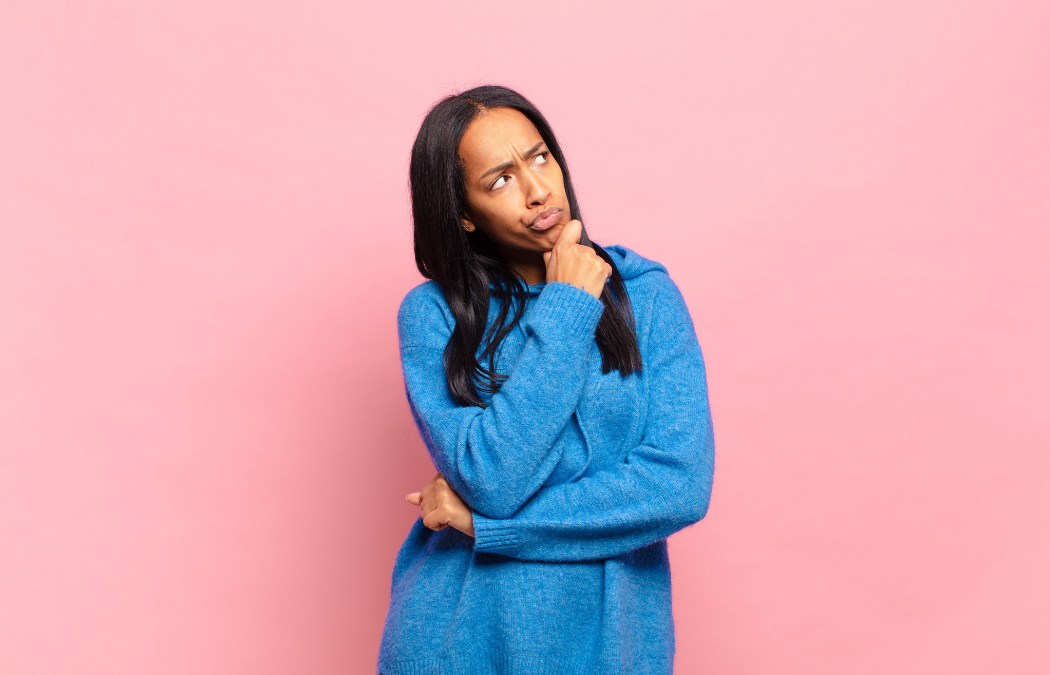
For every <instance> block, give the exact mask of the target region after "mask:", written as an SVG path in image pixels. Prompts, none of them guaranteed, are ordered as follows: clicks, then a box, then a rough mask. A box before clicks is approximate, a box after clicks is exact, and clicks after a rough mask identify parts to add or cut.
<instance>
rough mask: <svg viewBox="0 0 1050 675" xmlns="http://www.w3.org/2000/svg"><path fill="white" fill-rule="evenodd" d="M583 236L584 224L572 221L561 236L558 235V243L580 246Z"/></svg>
mask: <svg viewBox="0 0 1050 675" xmlns="http://www.w3.org/2000/svg"><path fill="white" fill-rule="evenodd" d="M582 234H583V223H581V222H580V221H578V220H570V221H569V224H568V225H566V226H565V227H564V228H563V229H562V231H561V234H559V235H558V243H559V244H562V243H569V244H578V243H580V235H582Z"/></svg>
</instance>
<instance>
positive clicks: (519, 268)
mask: <svg viewBox="0 0 1050 675" xmlns="http://www.w3.org/2000/svg"><path fill="white" fill-rule="evenodd" d="M501 253H503V260H505V261H506V263H507V265H508V266H510V268H511V269H512V270H514V271H515V272H517V273H518V275H519V276H521V278H522V279H524V280H525V283H527V284H529V285H535V284H540V283H543V282H544V281H546V279H547V265H545V264H544V262H543V253H537V252H533V251H529V252H528V253H522V252H516V253H514V254H511V253H510V252H509V251H504V252H501Z"/></svg>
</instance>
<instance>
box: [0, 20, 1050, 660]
mask: <svg viewBox="0 0 1050 675" xmlns="http://www.w3.org/2000/svg"><path fill="white" fill-rule="evenodd" d="M165 4H166V5H167V6H163V5H165ZM589 4H590V3H586V4H585V3H578V4H569V5H566V4H565V3H560V2H555V3H543V2H531V3H524V4H523V3H506V2H504V3H478V2H471V3H465V2H440V3H438V2H417V1H409V2H401V3H384V4H382V5H381V4H379V3H371V4H369V5H363V4H360V3H354V2H297V3H293V2H290V1H288V2H260V1H258V0H256V1H254V2H247V1H240V2H235V1H231V0H208V1H207V2H203V1H200V0H196V1H191V2H186V1H183V2H179V3H142V2H131V1H130V0H129V1H127V2H101V1H96V2H91V3H73V2H68V3H60V2H58V3H56V2H49V1H42V0H32V1H29V0H6V1H5V2H4V3H3V5H2V6H0V92H2V93H0V97H2V98H0V672H3V673H5V675H22V674H29V673H76V674H77V675H92V674H95V673H98V674H102V673H105V674H107V675H109V674H119V675H123V674H127V675H132V674H134V675H141V674H142V673H149V674H151V675H165V674H168V673H180V674H182V673H194V674H195V675H198V674H205V675H207V674H216V675H219V674H221V675H229V674H241V673H243V674H252V675H256V674H266V673H273V674H281V675H284V674H286V673H312V674H314V673H316V674H321V673H333V674H334V673H367V672H372V669H373V668H374V660H375V656H376V653H377V650H378V645H379V638H380V632H381V630H382V625H383V620H384V617H385V612H386V608H387V601H388V593H389V583H390V573H391V569H392V564H393V560H394V556H395V554H396V552H397V549H398V546H399V545H400V543H401V542H402V540H403V539H404V536H405V535H406V533H407V531H408V529H409V526H410V525H411V523H412V522H413V521H414V519H415V518H416V515H417V513H418V511H417V510H416V509H415V508H414V507H412V506H411V505H409V504H407V503H406V502H405V501H404V495H405V494H407V493H408V492H411V491H415V490H418V489H419V488H420V487H422V485H423V484H424V483H425V482H426V481H427V480H428V479H429V478H430V477H431V476H432V474H433V469H432V468H431V466H430V462H429V459H428V457H427V455H426V452H425V450H424V448H423V446H422V444H421V442H420V440H419V438H418V435H417V433H416V430H415V428H414V427H413V425H412V421H411V418H410V416H409V412H408V409H407V405H406V403H405V400H404V393H403V384H402V380H401V374H400V370H399V364H398V355H397V344H396V331H395V313H396V311H397V305H398V302H399V301H400V299H401V297H402V296H403V295H404V293H405V292H406V291H407V290H408V289H409V288H411V287H412V286H413V285H415V284H416V283H418V282H419V280H420V279H419V277H418V274H417V273H416V271H415V268H414V265H413V260H412V251H411V232H410V216H409V210H408V204H407V163H408V152H409V147H410V144H411V142H412V139H413V137H414V135H415V132H416V130H417V128H418V125H419V123H420V121H421V119H422V117H423V114H424V113H425V111H426V109H427V107H428V106H429V105H431V104H432V103H433V102H435V101H436V100H437V99H438V98H440V97H441V96H443V95H444V94H446V93H449V92H450V91H453V90H456V89H460V88H465V87H468V86H471V85H474V84H479V83H486V82H499V83H505V84H507V85H510V86H512V87H515V88H518V89H520V90H521V91H522V92H523V93H525V94H526V95H528V96H530V97H531V98H533V100H534V101H535V102H536V103H537V104H538V106H539V107H540V108H541V109H542V110H543V111H544V112H545V114H546V115H547V116H548V117H549V119H550V120H551V121H552V123H553V125H554V128H555V129H556V131H557V132H558V134H559V137H560V138H561V140H562V143H563V145H564V147H565V150H566V153H567V155H568V157H569V159H570V162H571V167H572V170H573V174H574V176H575V177H576V180H577V187H578V190H579V193H580V197H581V200H582V204H583V209H584V217H585V220H586V222H587V223H588V228H589V230H590V231H591V233H592V236H594V238H595V239H596V240H597V241H599V242H601V243H622V244H625V245H627V246H629V247H631V248H634V249H635V250H637V251H639V252H640V253H642V254H643V255H645V256H647V257H650V258H653V259H656V260H659V261H661V262H663V263H665V264H666V265H667V267H668V268H669V269H670V271H671V274H672V276H673V278H674V279H675V280H676V281H677V282H678V284H679V285H680V287H681V288H682V290H683V292H684V294H685V296H686V298H687V300H688V302H689V306H690V308H691V310H692V312H693V315H694V319H695V322H696V326H697V331H698V334H699V336H700V341H701V344H702V346H703V348H704V351H705V355H706V357H707V363H708V374H709V379H710V388H711V401H712V407H713V411H714V420H715V433H716V437H717V448H718V451H717V452H718V461H717V465H718V466H717V472H716V478H715V490H714V499H713V502H712V506H711V510H710V513H709V515H708V517H707V518H706V519H705V520H704V521H703V522H701V523H700V524H699V525H697V526H695V527H692V528H689V529H687V530H685V531H683V532H681V533H679V534H677V535H675V536H674V537H672V539H671V549H672V569H673V571H674V593H675V596H674V599H675V616H676V623H677V635H678V658H677V672H680V673H683V674H690V673H715V674H729V673H733V674H742V673H744V674H751V673H754V674H756V675H757V674H761V675H765V674H769V673H800V674H802V673H805V674H807V675H812V674H815V673H828V674H840V673H872V674H875V673H888V672H894V673H923V674H928V673H952V674H959V673H991V672H995V673H1010V674H1012V673H1045V672H1048V671H1050V639H1047V635H1048V631H1050V458H1048V457H1050V453H1048V450H1050V432H1048V425H1047V411H1048V409H1050V390H1048V382H1050V359H1048V357H1047V351H1048V350H1047V347H1048V345H1050V318H1048V317H1050V306H1048V295H1050V294H1048V290H1050V272H1048V270H1050V263H1048V261H1050V196H1048V195H1050V4H1047V3H1046V2H1041V1H1039V0H1032V1H1029V2H1022V1H1004V0H999V1H996V2H992V1H990V0H989V1H988V2H966V1H959V0H951V1H948V0H945V1H940V2H935V1H931V0H920V1H916V0H893V1H890V2H886V1H880V2H866V3H856V2H854V3H834V2H815V1H808V2H794V3H780V2H773V1H769V0H767V1H746V0H745V1H739V0H734V1H733V2H728V1H720V2H709V1H703V2H684V1H683V2H678V3H673V4H662V3H658V2H657V3H654V2H645V3H603V4H601V5H599V4H598V3H594V5H593V7H589V6H588V5H589ZM785 5H790V6H785Z"/></svg>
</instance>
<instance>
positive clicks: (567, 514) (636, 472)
mask: <svg viewBox="0 0 1050 675" xmlns="http://www.w3.org/2000/svg"><path fill="white" fill-rule="evenodd" d="M653 302H654V305H653V320H652V326H651V329H650V336H651V337H650V339H649V350H648V351H649V358H648V360H647V361H645V360H644V359H643V368H646V369H648V375H647V386H646V396H647V397H648V409H649V414H648V418H647V420H646V425H645V430H644V432H643V436H642V439H641V442H640V444H639V445H637V446H636V447H633V448H631V449H630V450H629V451H628V452H627V454H626V456H625V458H624V460H623V462H622V463H618V464H617V465H616V466H615V468H612V469H608V470H603V471H600V472H597V473H595V474H593V475H590V476H584V477H583V478H580V479H579V480H576V481H573V482H570V483H564V484H561V485H552V486H547V487H544V488H542V489H540V490H539V491H538V492H536V494H535V495H533V496H532V497H531V499H529V501H528V502H527V503H526V504H525V505H524V506H523V507H522V509H521V510H520V511H519V512H517V513H515V514H514V515H513V516H512V517H509V518H503V519H494V518H490V517H487V514H480V515H479V514H477V513H475V514H474V536H475V540H474V549H475V550H476V551H487V552H492V553H500V554H502V555H506V556H510V557H513V558H519V559H522V560H540V561H575V560H591V559H600V558H609V557H613V556H616V555H620V554H622V553H626V552H628V551H632V550H634V549H636V548H640V547H642V546H646V545H649V544H652V543H654V542H657V541H659V540H661V539H663V538H665V537H667V536H669V535H671V534H672V533H674V532H677V531H678V530H680V529H682V528H684V527H686V526H687V525H691V524H692V523H695V522H697V521H698V520H700V519H701V518H703V517H704V515H705V514H706V513H707V508H708V504H709V502H710V497H711V486H712V482H713V477H714V435H713V432H712V427H711V412H710V407H709V405H708V398H707V378H706V374H705V371H704V360H703V356H702V354H701V352H700V345H699V344H698V342H697V339H696V334H695V331H694V328H693V323H692V320H691V319H690V316H689V310H688V308H687V307H686V304H685V301H684V299H683V298H682V295H681V293H680V292H679V291H678V288H677V287H676V286H675V285H674V283H673V282H671V281H670V277H666V282H665V283H664V284H662V285H661V288H660V289H659V290H658V292H657V295H656V297H655V298H654V300H653Z"/></svg>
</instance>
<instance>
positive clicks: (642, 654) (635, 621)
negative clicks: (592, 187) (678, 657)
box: [378, 246, 714, 675]
mask: <svg viewBox="0 0 1050 675" xmlns="http://www.w3.org/2000/svg"><path fill="white" fill-rule="evenodd" d="M605 250H606V251H607V252H608V253H609V255H610V256H612V258H613V260H614V261H615V262H616V265H617V268H618V269H619V271H620V274H621V275H622V276H623V278H624V282H625V285H626V288H627V292H628V295H629V296H630V298H631V303H632V305H633V309H634V314H635V320H636V332H637V335H638V346H639V349H640V351H641V355H642V370H641V372H635V373H632V374H631V375H629V376H626V377H625V376H622V375H621V374H620V372H619V371H616V370H613V371H611V372H609V373H605V374H603V373H602V367H601V362H602V358H601V353H600V351H599V349H598V346H597V344H596V343H595V329H596V327H597V325H598V320H599V319H600V317H601V314H602V311H603V305H602V303H601V301H599V300H597V299H595V298H594V297H593V296H592V295H590V294H589V293H587V292H586V291H584V290H582V289H578V288H575V287H573V286H570V285H569V284H564V283H559V282H550V283H540V284H536V285H532V286H529V287H528V306H527V309H526V313H525V315H524V317H523V318H522V320H521V322H520V323H519V324H518V326H517V327H516V328H515V329H514V330H513V331H511V333H510V334H509V335H508V336H507V337H506V338H505V340H504V342H503V344H502V346H501V348H500V350H499V354H498V356H497V360H496V364H497V367H498V369H499V370H500V372H503V373H505V374H506V375H507V376H508V377H507V379H506V381H505V382H504V383H503V385H502V387H501V388H500V390H499V392H498V393H496V394H481V396H482V400H484V401H485V402H486V403H487V407H484V408H482V407H478V406H462V405H460V404H458V403H457V402H456V401H455V399H453V398H452V396H451V394H450V392H449V389H448V385H447V382H446V376H445V370H444V366H443V353H444V350H445V345H446V344H447V342H448V339H449V336H450V335H451V333H452V329H453V328H454V326H455V320H454V319H453V317H452V313H451V311H450V310H449V307H448V304H447V303H446V301H445V297H444V294H443V293H442V291H441V289H440V287H439V286H437V284H435V283H434V282H432V281H430V282H426V283H423V284H421V285H419V286H417V287H415V288H414V289H412V290H411V291H410V292H409V293H408V295H407V296H406V297H405V299H404V301H403V302H402V304H401V308H400V311H399V313H398V331H399V340H400V348H401V362H402V369H403V373H404V377H405V388H406V393H407V395H408V402H409V407H410V409H411V411H412V415H413V417H414V419H415V422H416V425H417V426H418V428H419V432H420V434H421V435H422V437H423V441H424V443H425V445H426V447H427V450H428V451H429V453H430V457H431V459H432V460H433V462H434V466H435V467H436V468H437V470H438V471H440V472H441V473H442V474H443V475H444V476H445V479H446V480H447V481H448V482H449V484H450V485H451V486H452V488H453V489H454V490H455V491H456V492H457V493H458V494H459V495H460V497H461V498H462V499H463V500H464V501H465V502H466V503H467V505H468V506H470V508H471V509H472V510H473V518H474V537H473V538H472V537H470V536H468V535H466V534H464V533H462V532H460V531H458V530H455V529H453V528H451V527H446V528H445V529H443V530H440V531H436V532H435V531H433V530H430V529H429V528H427V527H426V526H425V525H423V520H422V518H419V519H417V520H416V522H415V524H414V525H413V526H412V529H411V531H409V533H408V537H407V538H406V539H405V542H404V544H403V545H402V546H401V549H400V551H399V552H398V555H397V558H396V561H395V563H394V570H393V575H392V584H391V593H390V609H389V611H388V613H387V618H386V624H385V626H384V630H383V637H382V642H381V645H380V653H379V663H378V670H379V672H381V673H383V674H384V675H438V674H440V675H485V674H489V673H492V674H496V673H498V674H500V675H538V674H546V673H558V674H559V675H563V674H573V675H577V674H579V675H583V674H587V675H612V674H614V673H615V674H617V675H619V674H621V673H646V674H664V673H671V672H672V665H673V660H674V650H675V642H674V622H673V619H672V614H671V576H670V567H669V564H668V556H667V541H666V537H668V536H669V535H670V534H672V533H673V532H676V531H678V530H680V529H682V528H684V527H686V526H687V525H690V524H692V523H695V522H696V521H698V520H700V519H701V518H703V517H704V515H705V514H706V512H707V508H708V503H709V500H710V495H711V485H712V478H713V472H714V437H713V434H712V428H711V415H710V409H709V406H708V399H707V380H706V375H705V371H704V361H703V356H702V355H701V352H700V346H699V344H698V343H697V339H696V334H695V331H694V328H693V323H692V320H691V318H690V315H689V310H688V309H687V307H686V304H685V301H684V299H683V298H682V295H681V293H680V292H679V290H678V288H677V286H676V285H675V284H674V282H673V281H672V280H671V278H670V276H668V274H667V270H666V269H665V268H664V267H663V266H662V265H660V264H659V263H656V262H653V261H651V260H647V259H645V258H643V257H642V256H640V255H638V254H637V253H635V252H633V251H631V250H629V249H627V248H625V247H622V246H609V247H606V248H605ZM497 310H498V303H497V301H496V300H493V301H491V302H490V307H489V317H488V320H489V322H490V325H491V322H492V321H494V319H495V316H496V312H497ZM479 354H480V349H479Z"/></svg>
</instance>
